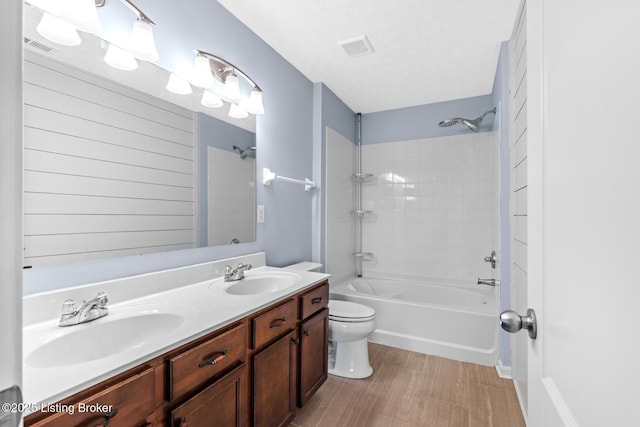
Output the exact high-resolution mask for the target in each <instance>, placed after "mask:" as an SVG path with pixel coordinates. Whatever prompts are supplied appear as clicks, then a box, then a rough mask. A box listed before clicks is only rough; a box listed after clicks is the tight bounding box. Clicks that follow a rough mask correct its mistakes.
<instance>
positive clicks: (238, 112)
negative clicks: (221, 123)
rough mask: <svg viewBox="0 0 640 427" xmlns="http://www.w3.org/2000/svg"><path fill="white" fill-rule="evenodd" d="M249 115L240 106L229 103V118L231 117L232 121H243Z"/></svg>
mask: <svg viewBox="0 0 640 427" xmlns="http://www.w3.org/2000/svg"><path fill="white" fill-rule="evenodd" d="M248 115H249V113H248V112H247V110H245V109H244V108H243V107H242V106H240V105H238V104H236V103H233V102H232V103H231V107H230V108H229V117H233V118H234V119H244V118H245V117H247V116H248Z"/></svg>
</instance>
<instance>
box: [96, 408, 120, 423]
mask: <svg viewBox="0 0 640 427" xmlns="http://www.w3.org/2000/svg"><path fill="white" fill-rule="evenodd" d="M116 415H118V410H117V409H114V410H113V411H111V412H109V413H108V414H107V415H105V416H104V421H103V422H102V423H101V424H98V425H97V426H96V427H105V426H106V425H108V424H109V421H111V419H112V418H113V417H115V416H116Z"/></svg>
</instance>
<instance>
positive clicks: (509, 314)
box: [500, 308, 538, 340]
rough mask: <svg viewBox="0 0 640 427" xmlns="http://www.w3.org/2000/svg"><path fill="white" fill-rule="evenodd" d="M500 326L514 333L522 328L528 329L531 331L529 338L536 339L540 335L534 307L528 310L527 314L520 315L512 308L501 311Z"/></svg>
mask: <svg viewBox="0 0 640 427" xmlns="http://www.w3.org/2000/svg"><path fill="white" fill-rule="evenodd" d="M500 326H501V327H502V329H504V330H505V331H507V332H510V333H512V334H514V333H516V332H518V331H519V330H521V329H526V330H527V331H528V332H529V338H531V339H532V340H535V339H536V337H537V335H538V326H537V322H536V312H535V311H533V309H532V308H530V309H528V310H527V315H526V316H520V315H519V314H518V313H516V312H515V311H512V310H507V311H503V312H502V313H500Z"/></svg>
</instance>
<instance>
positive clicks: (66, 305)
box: [61, 299, 76, 314]
mask: <svg viewBox="0 0 640 427" xmlns="http://www.w3.org/2000/svg"><path fill="white" fill-rule="evenodd" d="M61 311H62V314H71V313H73V312H74V311H76V302H75V301H74V300H72V299H66V300H64V301H63V303H62V310H61Z"/></svg>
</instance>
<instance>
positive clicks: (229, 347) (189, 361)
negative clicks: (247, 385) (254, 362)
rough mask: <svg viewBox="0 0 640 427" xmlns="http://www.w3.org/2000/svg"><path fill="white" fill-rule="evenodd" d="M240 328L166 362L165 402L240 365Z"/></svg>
mask: <svg viewBox="0 0 640 427" xmlns="http://www.w3.org/2000/svg"><path fill="white" fill-rule="evenodd" d="M245 334H246V330H245V326H244V324H240V325H238V326H236V327H235V328H233V329H231V330H229V331H227V332H225V333H223V334H221V335H218V336H217V337H214V338H211V339H210V340H208V341H205V342H203V343H202V344H200V345H197V346H195V347H193V348H191V349H189V350H187V351H184V352H182V353H180V354H179V355H177V356H174V357H171V358H170V359H169V400H173V399H176V398H178V397H180V396H182V395H183V394H184V393H187V392H189V391H191V390H194V389H196V388H197V387H199V386H201V385H203V384H205V383H206V382H208V381H209V380H210V379H211V378H213V377H215V376H216V375H218V374H220V373H222V372H223V371H224V370H226V369H227V368H229V367H232V366H233V365H235V364H237V363H238V362H243V361H244V357H245V353H246V351H245V347H246V335H245Z"/></svg>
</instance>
